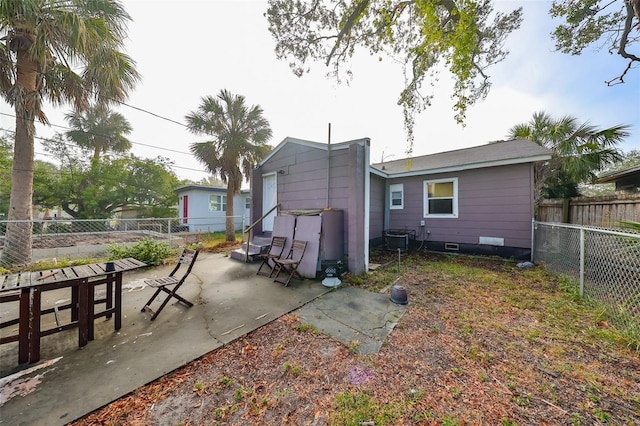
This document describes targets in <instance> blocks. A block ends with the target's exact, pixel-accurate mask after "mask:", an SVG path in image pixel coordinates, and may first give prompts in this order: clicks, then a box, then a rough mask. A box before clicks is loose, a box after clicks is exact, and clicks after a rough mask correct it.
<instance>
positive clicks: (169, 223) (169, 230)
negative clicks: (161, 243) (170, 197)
mask: <svg viewBox="0 0 640 426" xmlns="http://www.w3.org/2000/svg"><path fill="white" fill-rule="evenodd" d="M167 239H168V240H169V247H171V219H167Z"/></svg>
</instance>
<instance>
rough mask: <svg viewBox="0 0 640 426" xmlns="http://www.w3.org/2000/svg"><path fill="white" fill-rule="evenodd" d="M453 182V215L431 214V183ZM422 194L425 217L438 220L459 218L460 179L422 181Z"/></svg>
mask: <svg viewBox="0 0 640 426" xmlns="http://www.w3.org/2000/svg"><path fill="white" fill-rule="evenodd" d="M445 182H452V183H453V200H452V206H451V207H452V213H451V214H441V213H429V193H428V191H429V189H428V188H429V184H431V183H445ZM422 194H423V205H422V209H423V210H422V211H423V216H424V217H427V218H430V219H437V218H449V219H450V218H457V217H458V178H457V177H454V178H445V179H431V180H424V181H422Z"/></svg>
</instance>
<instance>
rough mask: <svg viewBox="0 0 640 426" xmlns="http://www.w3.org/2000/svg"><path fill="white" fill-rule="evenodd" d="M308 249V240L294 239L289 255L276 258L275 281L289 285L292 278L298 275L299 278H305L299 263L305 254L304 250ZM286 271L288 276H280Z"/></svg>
mask: <svg viewBox="0 0 640 426" xmlns="http://www.w3.org/2000/svg"><path fill="white" fill-rule="evenodd" d="M306 249H307V242H306V241H301V240H293V244H291V250H290V251H289V255H288V256H287V257H286V258H285V259H274V262H275V264H276V267H275V269H276V276H275V277H274V279H273V281H274V282H278V283H281V284H284V286H285V287H286V286H288V285H289V281H291V278H293V277H296V278H298V279H303V278H302V275H300V273H299V272H298V265H299V264H300V262H301V261H302V257H303V256H304V252H305V250H306ZM283 272H284V273H286V274H287V276H286V278H284V277H282V278H280V274H282V273H283Z"/></svg>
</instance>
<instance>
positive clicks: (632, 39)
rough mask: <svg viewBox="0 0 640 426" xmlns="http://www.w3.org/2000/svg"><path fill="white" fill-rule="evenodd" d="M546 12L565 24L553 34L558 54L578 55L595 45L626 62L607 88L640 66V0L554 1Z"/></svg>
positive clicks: (620, 81)
mask: <svg viewBox="0 0 640 426" xmlns="http://www.w3.org/2000/svg"><path fill="white" fill-rule="evenodd" d="M549 13H550V15H551V16H552V17H554V18H561V19H563V20H564V22H565V23H563V24H560V25H558V26H557V27H556V29H555V30H554V32H553V39H554V40H555V43H556V49H557V50H559V51H560V52H562V53H567V54H571V55H580V54H582V52H583V51H584V49H585V48H587V47H589V46H594V45H595V46H597V47H598V48H606V49H607V50H608V51H609V53H611V54H616V55H619V56H621V57H622V58H624V59H626V60H627V66H626V67H625V68H624V69H623V70H621V73H620V75H619V76H616V77H614V78H612V79H611V80H609V81H607V82H606V83H607V84H608V85H614V84H620V83H624V78H625V76H626V74H627V73H628V72H629V71H630V70H631V69H632V67H633V66H634V64H635V65H636V66H637V65H638V64H639V63H640V49H639V47H640V43H639V41H640V31H639V30H640V27H639V25H640V0H555V1H554V2H553V4H552V6H551V10H550V12H549Z"/></svg>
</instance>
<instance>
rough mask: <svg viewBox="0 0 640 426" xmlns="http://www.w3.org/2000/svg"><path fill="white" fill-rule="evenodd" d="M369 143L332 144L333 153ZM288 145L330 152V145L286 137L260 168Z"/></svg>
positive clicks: (347, 142) (360, 140)
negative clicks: (355, 144) (354, 145)
mask: <svg viewBox="0 0 640 426" xmlns="http://www.w3.org/2000/svg"><path fill="white" fill-rule="evenodd" d="M368 141H369V138H362V139H355V140H352V141H346V142H339V143H335V144H333V143H332V144H331V151H336V150H340V149H348V148H349V146H350V145H352V144H354V143H359V144H363V143H366V142H368ZM288 143H294V144H296V145H302V146H306V147H310V148H316V149H322V150H325V151H326V150H328V149H329V144H326V143H321V142H313V141H307V140H304V139H296V138H291V137H288V136H287V137H286V138H284V140H283V141H282V142H280V143H279V144H278V145H276V146H275V148H273V149H272V150H271V152H270V153H269V154H267V156H266V157H264V158H263V159H262V161H260V162H259V163H258V167H262V166H263V165H264V164H265V163H266V162H267V161H269V159H270V158H271V157H273V156H274V155H275V154H276V153H277V152H278V151H280V150H281V149H282V148H283V147H284V146H285V145H286V144H288Z"/></svg>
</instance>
